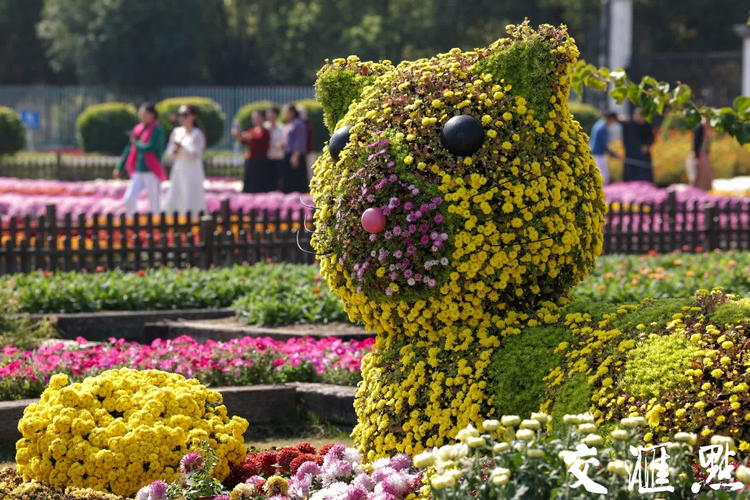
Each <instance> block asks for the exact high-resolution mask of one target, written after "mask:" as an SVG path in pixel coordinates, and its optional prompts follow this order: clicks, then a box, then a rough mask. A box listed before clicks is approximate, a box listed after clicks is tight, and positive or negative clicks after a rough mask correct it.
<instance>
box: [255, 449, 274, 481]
mask: <svg viewBox="0 0 750 500" xmlns="http://www.w3.org/2000/svg"><path fill="white" fill-rule="evenodd" d="M255 459H256V460H257V462H258V466H259V468H260V473H261V474H265V475H266V476H273V475H274V474H276V471H277V467H276V465H278V463H279V454H278V452H276V451H272V450H268V451H261V452H258V453H256V454H255Z"/></svg>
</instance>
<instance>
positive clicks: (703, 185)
mask: <svg viewBox="0 0 750 500" xmlns="http://www.w3.org/2000/svg"><path fill="white" fill-rule="evenodd" d="M709 131H710V127H709V125H708V121H707V120H706V119H705V118H703V120H701V123H700V125H698V126H697V127H695V130H693V151H692V153H691V157H690V158H689V159H688V161H690V162H692V164H693V165H694V166H695V178H694V179H691V183H690V184H691V185H693V186H694V187H697V188H699V189H702V190H704V191H711V188H712V187H713V181H714V168H713V166H712V165H711V159H710V157H709V150H708V143H709Z"/></svg>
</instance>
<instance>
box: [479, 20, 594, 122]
mask: <svg viewBox="0 0 750 500" xmlns="http://www.w3.org/2000/svg"><path fill="white" fill-rule="evenodd" d="M482 54H483V55H484V57H483V58H481V59H480V60H479V61H478V62H477V64H476V65H475V66H474V68H473V70H472V71H473V72H474V73H475V74H478V75H481V74H485V73H489V74H491V75H492V76H493V77H494V79H495V81H500V80H504V81H505V83H506V84H508V85H510V86H511V88H512V89H513V94H514V95H517V96H521V97H524V98H525V99H526V101H527V102H528V107H529V109H533V110H534V112H535V114H534V116H535V118H536V119H537V120H540V121H545V120H547V119H548V118H554V116H555V114H553V115H550V114H549V113H550V112H551V111H554V110H555V103H556V102H558V103H559V100H558V99H557V98H556V96H557V94H558V90H559V87H561V86H562V87H569V85H570V83H569V81H568V80H567V72H568V68H569V67H570V66H571V65H572V64H573V63H574V62H575V61H576V59H577V58H578V55H579V51H578V48H577V47H576V45H575V42H574V41H573V39H572V38H570V36H568V33H567V31H566V30H565V28H564V27H562V26H560V27H557V26H549V25H543V26H540V27H539V29H538V30H535V29H534V28H532V27H531V26H530V25H529V24H528V22H524V23H522V24H520V25H518V26H515V25H510V26H508V37H507V38H503V39H501V40H498V41H497V42H495V43H493V44H492V45H490V46H489V47H488V48H487V49H486V50H484V51H483V52H482ZM565 94H566V96H567V91H566V92H565ZM560 104H562V103H559V104H558V105H560Z"/></svg>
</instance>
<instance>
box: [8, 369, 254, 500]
mask: <svg viewBox="0 0 750 500" xmlns="http://www.w3.org/2000/svg"><path fill="white" fill-rule="evenodd" d="M247 426H248V423H247V421H246V420H244V419H242V418H238V417H233V418H232V419H231V420H230V419H229V418H228V417H227V409H226V407H225V406H223V404H222V397H221V394H219V393H217V392H215V391H210V390H208V389H207V388H206V387H205V386H203V385H201V383H200V382H198V381H197V380H195V379H189V380H187V379H185V378H184V377H183V376H182V375H175V374H171V373H166V372H162V371H158V370H146V371H139V370H131V369H127V368H122V369H119V370H109V371H105V372H104V373H102V374H100V375H98V376H96V377H89V378H87V379H85V380H84V381H83V382H82V383H75V384H69V383H68V377H67V376H66V375H55V376H53V377H52V378H51V379H50V383H49V387H48V388H47V390H45V391H44V393H43V394H42V397H41V400H40V401H39V403H37V404H31V405H29V406H28V407H27V408H26V410H25V411H24V416H23V418H22V419H21V420H20V421H19V423H18V429H19V431H20V432H21V434H22V435H23V438H22V439H20V440H19V441H18V443H16V461H17V462H18V472H19V473H20V474H22V475H23V477H24V480H27V481H28V480H31V479H34V480H37V481H40V482H43V483H46V484H49V485H51V486H56V487H65V486H75V487H78V488H91V489H94V490H98V491H105V492H111V493H114V494H116V495H120V496H129V495H133V494H134V493H136V492H137V491H138V489H140V488H141V487H143V486H145V485H147V484H149V483H151V482H152V481H155V480H157V479H163V480H165V481H168V482H171V481H172V480H174V479H176V477H177V476H178V474H179V463H180V459H181V458H182V457H183V455H185V454H186V453H188V452H189V451H197V450H198V449H199V447H200V444H201V442H202V441H207V442H208V443H209V444H210V445H211V447H212V448H214V449H215V450H216V455H217V457H218V458H219V463H218V464H217V466H216V468H215V469H214V471H215V474H216V476H217V477H218V478H219V479H223V478H225V477H226V476H227V475H228V474H229V463H230V462H236V461H239V460H241V459H242V458H243V457H244V456H245V451H246V450H245V445H244V440H243V434H244V432H245V430H247Z"/></svg>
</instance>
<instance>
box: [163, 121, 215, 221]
mask: <svg viewBox="0 0 750 500" xmlns="http://www.w3.org/2000/svg"><path fill="white" fill-rule="evenodd" d="M178 116H179V120H180V126H179V127H177V128H175V129H174V130H173V131H172V135H171V136H170V138H169V145H168V146H167V154H168V155H169V156H171V157H173V158H174V163H173V164H172V173H171V175H170V178H169V182H170V185H169V191H168V192H167V203H166V205H165V206H164V211H165V212H166V213H167V214H172V213H175V212H177V213H178V214H180V215H186V214H187V213H190V215H191V216H197V215H198V214H199V213H200V212H205V211H206V194H205V191H204V188H203V184H204V181H205V179H206V177H205V174H204V172H203V151H204V150H205V149H206V137H205V136H204V135H203V131H202V130H201V128H200V125H199V124H198V119H197V110H196V109H195V108H194V107H193V106H181V107H180V110H179V112H178Z"/></svg>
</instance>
